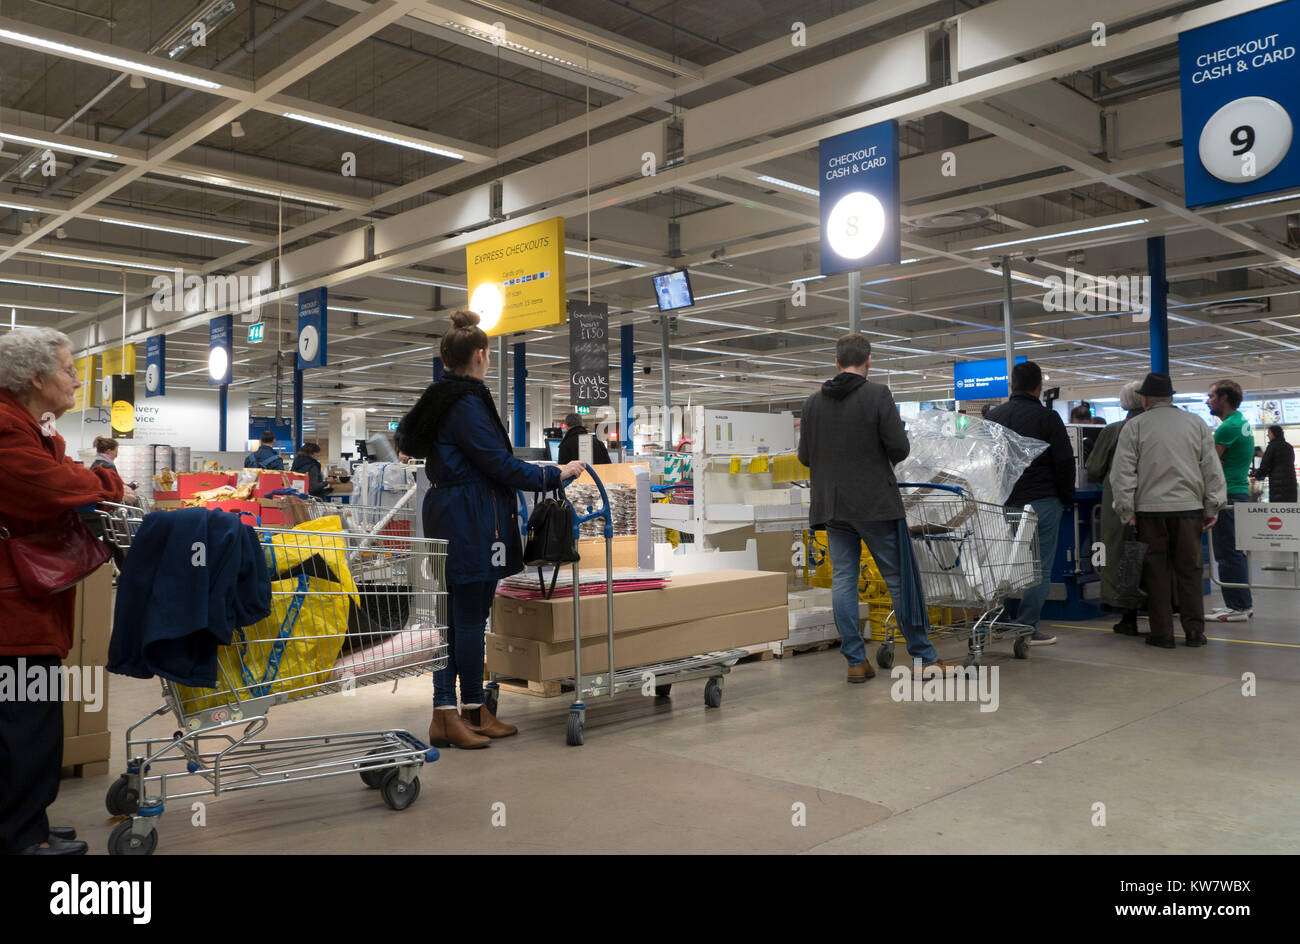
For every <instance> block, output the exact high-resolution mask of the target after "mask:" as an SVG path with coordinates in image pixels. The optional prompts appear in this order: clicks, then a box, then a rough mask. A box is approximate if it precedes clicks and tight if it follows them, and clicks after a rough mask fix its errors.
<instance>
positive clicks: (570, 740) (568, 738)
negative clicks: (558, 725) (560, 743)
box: [564, 711, 584, 747]
mask: <svg viewBox="0 0 1300 944" xmlns="http://www.w3.org/2000/svg"><path fill="white" fill-rule="evenodd" d="M582 726H583V722H582V712H581V711H570V712H569V727H568V729H567V730H566V731H565V735H564V743H565V744H567V745H569V747H582V745H583V743H584V738H583V734H582Z"/></svg>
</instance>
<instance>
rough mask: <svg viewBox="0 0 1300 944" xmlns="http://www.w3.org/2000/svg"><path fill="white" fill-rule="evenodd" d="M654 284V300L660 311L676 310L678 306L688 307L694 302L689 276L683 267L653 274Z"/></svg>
mask: <svg viewBox="0 0 1300 944" xmlns="http://www.w3.org/2000/svg"><path fill="white" fill-rule="evenodd" d="M653 281H654V284H655V301H657V302H658V303H659V310H660V311H676V310H677V309H678V308H690V307H691V306H692V305H694V304H695V295H694V293H692V292H691V277H690V276H689V275H687V273H686V270H685V269H677V270H675V271H673V272H664V273H663V274H661V275H656V276H653Z"/></svg>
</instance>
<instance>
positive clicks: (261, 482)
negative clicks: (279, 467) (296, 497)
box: [253, 471, 307, 499]
mask: <svg viewBox="0 0 1300 944" xmlns="http://www.w3.org/2000/svg"><path fill="white" fill-rule="evenodd" d="M281 488H291V489H293V490H294V491H296V492H302V493H303V494H304V495H306V494H307V476H306V474H304V473H302V472H265V471H263V472H259V473H257V485H256V486H255V487H254V488H253V497H254V498H258V499H261V498H265V497H266V496H267V493H269V492H274V491H276V490H277V489H281Z"/></svg>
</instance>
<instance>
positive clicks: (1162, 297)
mask: <svg viewBox="0 0 1300 944" xmlns="http://www.w3.org/2000/svg"><path fill="white" fill-rule="evenodd" d="M1147 274H1148V275H1149V276H1150V277H1151V299H1150V301H1151V325H1150V329H1151V372H1152V373H1157V374H1167V373H1169V283H1168V282H1167V281H1166V280H1165V238H1164V237H1163V236H1152V237H1150V238H1148V239H1147Z"/></svg>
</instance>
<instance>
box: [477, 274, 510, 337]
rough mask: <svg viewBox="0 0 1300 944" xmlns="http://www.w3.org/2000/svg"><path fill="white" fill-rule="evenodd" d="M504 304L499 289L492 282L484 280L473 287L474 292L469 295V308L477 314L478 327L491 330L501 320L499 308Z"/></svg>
mask: <svg viewBox="0 0 1300 944" xmlns="http://www.w3.org/2000/svg"><path fill="white" fill-rule="evenodd" d="M504 304H505V303H504V302H503V301H502V298H501V289H499V288H498V287H497V286H496V284H495V283H493V282H484V283H483V284H482V285H480V286H479V287H478V288H476V289H474V294H473V295H471V296H470V299H469V310H470V311H472V312H474V314H476V315H478V318H479V322H478V326H479V327H480V328H482V329H483V330H484V331H491V330H492V329H493V328H495V327H496V326H497V322H498V321H500V320H501V309H502V308H503V307H504Z"/></svg>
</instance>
